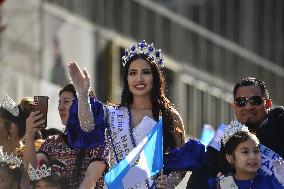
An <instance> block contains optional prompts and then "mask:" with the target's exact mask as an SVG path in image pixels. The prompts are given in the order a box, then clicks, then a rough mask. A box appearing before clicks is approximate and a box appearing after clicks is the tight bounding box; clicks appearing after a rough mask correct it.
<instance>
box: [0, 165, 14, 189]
mask: <svg viewBox="0 0 284 189" xmlns="http://www.w3.org/2000/svg"><path fill="white" fill-rule="evenodd" d="M16 186H17V184H16V183H14V180H13V179H12V178H11V176H10V175H9V174H8V172H7V171H6V170H5V169H0V189H7V188H11V189H13V188H16Z"/></svg>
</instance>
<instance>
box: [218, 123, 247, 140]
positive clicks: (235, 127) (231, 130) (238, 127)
mask: <svg viewBox="0 0 284 189" xmlns="http://www.w3.org/2000/svg"><path fill="white" fill-rule="evenodd" d="M239 131H246V132H249V130H248V127H247V126H245V125H243V124H241V123H240V122H238V121H231V123H230V124H229V125H228V126H227V127H226V128H225V131H224V135H223V136H222V138H221V141H222V143H223V145H225V144H226V143H227V142H228V140H229V139H230V138H231V137H232V136H233V135H234V134H235V133H236V132H239Z"/></svg>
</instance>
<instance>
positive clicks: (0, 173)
mask: <svg viewBox="0 0 284 189" xmlns="http://www.w3.org/2000/svg"><path fill="white" fill-rule="evenodd" d="M21 162H22V161H21V159H19V158H17V157H16V156H12V155H8V154H7V153H4V152H3V146H0V189H8V188H9V189H20V188H21V178H22V171H21V169H20V166H21Z"/></svg>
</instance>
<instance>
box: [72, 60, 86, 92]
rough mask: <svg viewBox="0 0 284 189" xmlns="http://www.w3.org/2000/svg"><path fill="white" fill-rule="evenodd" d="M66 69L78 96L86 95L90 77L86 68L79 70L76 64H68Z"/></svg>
mask: <svg viewBox="0 0 284 189" xmlns="http://www.w3.org/2000/svg"><path fill="white" fill-rule="evenodd" d="M68 69H69V73H70V77H71V80H72V82H73V84H74V87H75V89H76V91H78V93H79V94H88V91H89V88H90V76H89V73H88V72H87V70H86V68H84V69H83V70H81V69H80V67H79V66H78V65H77V63H76V62H70V63H69V64H68Z"/></svg>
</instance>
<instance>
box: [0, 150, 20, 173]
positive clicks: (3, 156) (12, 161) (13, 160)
mask: <svg viewBox="0 0 284 189" xmlns="http://www.w3.org/2000/svg"><path fill="white" fill-rule="evenodd" d="M0 164H7V165H8V167H10V168H11V169H14V168H16V167H21V164H22V160H21V159H20V158H18V157H17V156H14V155H13V154H11V155H8V154H7V152H5V153H4V152H3V146H0Z"/></svg>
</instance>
